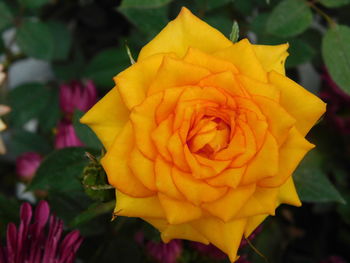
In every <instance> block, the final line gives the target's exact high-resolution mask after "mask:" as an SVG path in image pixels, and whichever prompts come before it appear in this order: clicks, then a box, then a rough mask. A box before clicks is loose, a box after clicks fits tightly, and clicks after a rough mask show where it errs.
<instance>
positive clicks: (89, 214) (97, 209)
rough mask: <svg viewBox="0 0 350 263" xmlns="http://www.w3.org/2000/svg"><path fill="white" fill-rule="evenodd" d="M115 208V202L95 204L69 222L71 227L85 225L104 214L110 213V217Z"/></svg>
mask: <svg viewBox="0 0 350 263" xmlns="http://www.w3.org/2000/svg"><path fill="white" fill-rule="evenodd" d="M114 207H115V200H113V201H109V202H107V203H96V204H95V205H93V206H92V207H89V209H88V210H86V211H84V212H82V213H81V214H79V215H78V216H76V217H75V218H74V219H73V220H72V221H71V222H70V226H71V227H76V226H78V225H80V224H83V223H86V222H87V221H90V220H91V219H93V218H95V217H97V216H99V215H102V214H106V213H110V214H111V217H112V212H113V209H114Z"/></svg>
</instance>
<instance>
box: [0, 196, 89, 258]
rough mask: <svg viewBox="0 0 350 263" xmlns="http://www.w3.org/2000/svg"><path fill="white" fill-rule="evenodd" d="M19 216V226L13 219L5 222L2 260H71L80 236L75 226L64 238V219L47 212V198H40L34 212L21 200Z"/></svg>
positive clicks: (0, 249)
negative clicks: (6, 224) (5, 234)
mask: <svg viewBox="0 0 350 263" xmlns="http://www.w3.org/2000/svg"><path fill="white" fill-rule="evenodd" d="M32 218H33V222H32V223H31V221H32ZM20 219H21V221H20V224H19V227H18V228H17V227H16V225H15V224H14V223H9V224H8V226H7V236H6V246H1V245H0V262H1V263H23V262H26V263H38V262H50V263H73V262H74V259H75V254H76V252H77V250H78V249H79V247H80V245H81V243H82V241H83V239H82V237H81V236H80V233H79V231H77V230H75V231H72V232H70V233H69V234H67V235H66V236H65V238H63V236H62V232H63V221H62V220H61V219H59V218H57V217H55V216H54V215H50V207H49V205H48V203H47V202H46V201H40V203H39V204H38V206H37V208H36V209H35V213H34V216H33V211H32V207H31V205H30V204H29V203H24V204H23V205H22V206H21V211H20ZM62 238H63V239H62Z"/></svg>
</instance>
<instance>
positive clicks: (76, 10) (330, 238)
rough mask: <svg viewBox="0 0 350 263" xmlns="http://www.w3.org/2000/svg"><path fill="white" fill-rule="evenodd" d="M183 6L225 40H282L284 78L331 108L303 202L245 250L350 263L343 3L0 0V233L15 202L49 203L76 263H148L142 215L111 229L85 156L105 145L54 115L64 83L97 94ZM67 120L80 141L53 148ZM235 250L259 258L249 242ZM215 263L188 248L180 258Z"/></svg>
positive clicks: (348, 20)
mask: <svg viewBox="0 0 350 263" xmlns="http://www.w3.org/2000/svg"><path fill="white" fill-rule="evenodd" d="M182 6H186V7H188V8H189V9H190V10H191V11H192V12H193V13H194V14H196V15H197V16H199V17H200V18H201V19H203V20H204V21H206V22H207V23H209V24H210V25H212V26H214V27H216V28H217V29H218V30H220V31H221V32H222V33H223V34H225V35H226V36H227V37H229V35H230V33H231V30H232V25H233V22H234V21H236V22H237V23H238V25H239V31H240V32H239V38H240V39H242V38H245V37H248V38H249V40H250V41H251V42H252V43H259V44H280V43H286V42H288V43H289V45H290V48H289V53H290V56H289V57H288V59H287V62H286V68H287V75H288V76H289V77H290V78H292V79H293V80H295V81H297V82H298V83H300V84H302V85H303V86H304V87H305V88H306V89H308V90H309V91H311V92H313V93H315V94H317V95H318V96H321V97H322V98H323V99H324V100H325V101H326V102H327V103H328V112H327V114H326V115H325V117H324V118H323V119H322V120H321V121H320V122H319V123H318V125H317V126H316V127H315V128H314V129H313V130H312V131H311V132H310V134H309V140H310V141H311V142H313V143H315V144H316V145H317V149H316V150H313V151H312V153H310V154H309V155H308V156H307V157H306V158H305V159H304V160H303V162H302V164H301V165H300V166H299V168H298V169H297V171H296V172H295V175H294V178H295V181H296V184H297V188H298V192H299V194H300V197H301V199H302V200H303V201H304V205H303V207H301V208H293V207H289V206H282V207H280V208H279V209H278V211H277V216H276V217H270V218H269V219H268V220H267V221H266V222H265V223H264V224H263V231H262V232H261V233H260V234H258V235H257V237H256V238H255V240H253V241H252V243H253V244H254V246H255V247H256V248H257V249H258V250H259V251H260V252H261V253H262V254H263V255H265V256H266V258H268V260H269V262H283V263H292V262H293V263H294V262H295V263H314V262H339V263H340V262H343V261H330V260H328V261H327V258H329V257H330V256H332V255H337V256H340V257H342V258H343V259H344V262H346V260H347V261H348V262H350V252H349V249H348V248H349V246H350V208H349V203H350V187H349V186H350V140H349V139H350V16H349V14H350V0H309V1H307V0H270V1H269V0H173V1H172V0H122V1H120V0H119V1H117V0H0V33H1V38H0V63H1V64H3V65H4V71H5V73H6V74H7V78H6V81H5V83H4V84H3V85H2V86H1V90H0V99H1V101H0V102H1V104H6V105H8V106H10V107H11V113H10V114H8V115H6V116H4V117H3V118H4V120H5V122H6V124H7V126H8V128H7V130H6V131H5V132H4V133H3V137H4V139H5V144H6V148H7V154H6V155H5V156H2V157H1V160H0V162H1V164H0V172H1V174H0V233H1V235H2V237H4V236H5V233H6V231H5V227H6V224H7V223H8V222H18V209H19V205H20V203H21V202H22V201H23V200H28V199H29V200H30V201H31V202H34V203H35V200H38V199H42V198H45V199H47V200H48V201H49V203H50V206H51V208H52V210H53V211H54V213H56V214H57V215H58V216H59V217H61V218H62V219H63V220H64V222H65V225H66V227H67V229H73V228H77V229H79V230H80V231H81V233H82V235H83V236H84V238H85V240H84V242H83V245H82V247H81V249H80V250H79V252H78V258H79V260H80V261H79V262H89V263H90V262H91V263H93V262H106V263H108V262H120V263H122V262H146V261H147V262H148V261H149V262H155V261H154V260H153V261H152V259H151V257H149V255H147V251H146V249H145V248H144V247H142V245H140V244H139V243H137V242H136V241H135V240H134V235H135V234H136V233H139V232H140V231H142V232H143V233H144V235H145V236H146V238H147V239H149V240H159V234H158V233H157V232H156V231H155V230H153V229H152V228H151V227H150V226H148V225H146V224H145V223H143V222H142V221H140V220H138V219H128V220H125V219H124V218H117V219H116V220H114V221H112V222H111V214H112V209H113V207H114V200H113V190H112V189H110V187H109V185H108V183H107V181H106V177H105V174H104V172H103V170H102V168H101V167H100V166H99V164H98V160H96V159H95V157H93V156H97V157H96V158H97V159H98V158H99V156H100V155H101V154H102V147H101V144H100V143H99V141H98V140H97V138H96V137H95V135H94V134H93V133H92V131H91V130H90V129H89V128H88V127H86V126H84V125H82V124H80V123H79V121H78V120H79V118H80V117H81V116H82V115H83V111H84V110H81V109H79V107H78V108H77V109H76V110H75V111H74V112H69V113H67V112H65V111H64V110H62V105H61V104H62V98H60V92H61V91H60V86H61V85H62V84H67V83H68V84H69V83H72V82H71V81H78V82H84V81H86V80H92V81H93V83H94V85H95V86H96V88H97V93H98V96H99V97H102V96H103V95H104V94H106V92H108V91H109V90H110V89H111V88H112V87H113V85H114V83H113V80H112V78H113V76H114V75H116V74H117V73H118V72H120V71H122V70H123V69H125V68H126V67H128V66H129V65H130V58H129V56H128V54H127V49H126V47H127V46H128V47H129V49H130V52H131V54H132V56H133V57H134V58H135V59H136V58H137V54H138V53H139V51H140V49H141V47H142V46H143V45H145V44H146V43H147V42H148V41H149V40H151V39H152V38H153V37H154V36H155V35H156V34H157V33H158V32H159V31H160V30H161V29H162V28H163V27H164V26H165V25H166V24H167V23H168V21H169V20H171V19H174V18H175V17H176V15H177V14H178V12H179V11H180V8H181V7H182ZM68 84H67V85H68ZM69 85H72V84H69ZM60 103H61V104H60ZM67 120H68V122H69V125H71V126H72V127H73V128H72V129H71V130H70V132H71V133H72V132H73V133H74V134H73V135H74V136H76V137H74V136H73V135H72V134H69V135H68V136H73V137H74V138H75V139H76V140H75V142H77V141H78V142H79V143H76V144H74V143H73V144H65V145H63V146H60V147H58V146H57V145H56V144H55V142H56V140H57V137H58V134H59V129H60V128H59V127H60V126H59V123H61V122H63V121H67ZM71 126H69V127H71ZM69 146H76V147H69ZM28 152H35V153H37V154H39V156H41V158H43V160H42V162H41V165H40V167H39V168H38V170H37V171H36V172H34V173H35V176H34V177H33V178H31V179H30V180H25V179H23V178H22V177H21V176H20V174H19V173H18V167H16V166H18V158H20V157H21V156H22V155H23V154H25V153H28ZM86 152H89V153H90V154H89V156H88V157H87V156H86ZM16 160H17V164H16ZM83 171H84V173H83ZM24 188H25V190H23V189H24ZM242 253H243V254H244V255H246V256H247V258H248V260H250V262H254V263H259V262H265V260H264V258H263V257H261V256H259V255H258V253H256V252H255V251H254V249H252V248H251V247H250V246H246V247H245V248H244V249H243V250H242ZM213 261H214V260H213V259H207V258H205V257H203V256H201V255H200V254H199V252H195V251H194V250H193V249H191V246H190V244H189V243H184V250H183V251H182V253H181V256H180V257H179V259H178V262H183V263H187V262H188V263H189V262H213ZM218 262H219V261H218ZM222 262H228V261H227V260H222Z"/></svg>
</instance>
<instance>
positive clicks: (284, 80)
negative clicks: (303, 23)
mask: <svg viewBox="0 0 350 263" xmlns="http://www.w3.org/2000/svg"><path fill="white" fill-rule="evenodd" d="M287 48H288V44H283V45H277V46H262V45H252V44H251V43H250V42H249V41H248V40H247V39H243V40H241V41H240V42H238V43H232V42H231V41H230V40H228V39H227V38H226V37H225V36H224V35H222V34H221V33H220V32H218V31H217V30H216V29H214V28H212V27H210V26H209V25H207V24H206V23H205V22H203V21H201V20H200V19H198V18H197V17H196V16H194V15H193V14H192V13H191V12H190V11H189V10H187V9H186V8H183V9H182V10H181V12H180V14H179V16H178V17H177V18H176V19H175V20H174V21H172V22H170V23H169V24H168V25H167V26H166V27H165V28H164V29H163V30H162V31H161V32H160V33H159V34H158V35H157V36H156V37H155V38H154V39H153V40H152V41H151V42H150V43H148V44H147V45H146V46H144V47H143V49H142V50H141V52H140V54H139V57H138V60H137V63H135V64H134V65H132V66H130V67H129V68H127V69H126V70H125V71H123V72H121V73H120V74H118V75H117V76H116V77H115V79H114V80H115V83H116V86H115V87H114V88H113V89H112V90H111V91H110V92H109V93H108V94H107V95H106V96H105V97H104V98H103V99H102V100H100V101H99V102H98V103H97V104H96V105H95V106H94V107H93V108H92V109H91V110H90V111H89V112H88V113H87V114H86V115H85V116H84V117H83V118H82V120H81V121H82V122H83V123H85V124H88V125H89V126H90V127H91V128H92V129H93V130H94V131H95V133H96V134H97V136H98V137H99V138H100V140H101V141H102V143H103V144H104V146H105V148H106V150H107V153H106V155H105V156H104V157H103V159H102V165H103V167H104V168H105V170H106V172H107V175H108V179H109V182H110V184H111V185H113V186H114V187H115V188H116V200H117V203H116V208H115V214H116V215H122V216H129V217H140V218H142V219H143V220H145V221H147V222H149V223H150V224H152V225H153V226H155V227H156V228H157V229H159V231H160V232H161V237H162V239H163V241H164V242H169V241H170V240H172V239H187V240H192V241H197V242H201V243H204V244H209V243H211V244H213V245H215V246H216V247H218V248H219V249H221V250H222V251H224V252H225V253H226V254H227V255H228V256H229V257H230V260H231V261H235V260H236V259H237V250H238V247H239V244H240V242H241V239H242V236H243V235H244V236H245V237H248V236H249V235H250V234H251V233H252V232H253V231H254V229H256V228H257V226H259V224H260V223H261V222H262V221H263V220H264V219H265V218H266V217H267V216H269V215H274V214H275V209H276V208H277V207H278V206H279V205H280V204H281V203H286V204H291V205H295V206H300V205H301V203H300V200H299V198H298V195H297V193H296V190H295V187H294V183H293V179H292V177H291V174H292V172H293V171H294V170H295V168H296V167H297V165H298V163H299V162H300V160H301V159H302V158H303V157H304V155H305V154H306V153H307V152H308V151H309V150H310V149H311V148H313V147H314V145H312V144H311V143H309V142H308V141H307V140H306V139H305V138H304V137H305V135H306V134H307V132H308V131H309V130H310V129H311V127H312V126H313V125H314V124H315V123H316V121H317V120H318V119H319V118H320V116H321V115H322V114H323V113H324V112H325V104H324V103H323V102H322V101H321V100H320V99H319V98H317V97H316V96H314V95H313V94H311V93H309V92H308V91H306V90H305V89H304V88H302V87H301V86H299V85H298V84H296V83H295V82H294V81H292V80H290V79H289V78H288V77H286V76H285V71H284V62H285V59H286V57H287V56H288V53H287V51H286V50H287Z"/></svg>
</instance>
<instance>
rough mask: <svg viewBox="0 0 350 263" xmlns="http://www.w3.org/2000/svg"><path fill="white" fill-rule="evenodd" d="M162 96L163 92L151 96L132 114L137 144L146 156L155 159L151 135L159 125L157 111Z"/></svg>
mask: <svg viewBox="0 0 350 263" xmlns="http://www.w3.org/2000/svg"><path fill="white" fill-rule="evenodd" d="M162 98H163V96H162V94H161V93H158V94H155V95H153V96H149V97H147V99H145V100H144V101H143V102H142V104H140V105H138V106H136V107H135V108H134V109H133V111H132V112H131V114H130V119H131V123H132V126H133V129H134V135H135V144H136V146H137V147H138V148H139V150H140V151H141V152H142V153H143V154H144V155H145V156H146V157H148V158H149V159H152V160H154V159H155V156H156V148H155V146H154V144H153V141H152V138H151V135H152V132H153V131H154V130H155V129H156V127H157V123H156V120H155V111H156V108H157V107H158V105H159V104H160V102H161V101H162Z"/></svg>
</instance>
